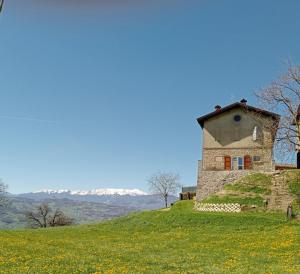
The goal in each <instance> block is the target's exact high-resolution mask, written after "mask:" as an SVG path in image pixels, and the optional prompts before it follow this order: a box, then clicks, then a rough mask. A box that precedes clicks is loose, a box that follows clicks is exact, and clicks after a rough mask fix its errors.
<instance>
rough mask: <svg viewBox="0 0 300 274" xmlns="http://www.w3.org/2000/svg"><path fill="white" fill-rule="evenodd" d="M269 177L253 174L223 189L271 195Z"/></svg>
mask: <svg viewBox="0 0 300 274" xmlns="http://www.w3.org/2000/svg"><path fill="white" fill-rule="evenodd" d="M271 180H272V179H271V176H268V175H265V174H262V173H255V174H251V175H248V176H245V177H244V178H243V179H241V180H239V181H238V182H236V183H234V184H228V185H226V186H225V187H224V189H226V190H234V191H238V192H241V193H247V192H250V193H256V194H265V195H268V194H270V193H271V190H270V187H271Z"/></svg>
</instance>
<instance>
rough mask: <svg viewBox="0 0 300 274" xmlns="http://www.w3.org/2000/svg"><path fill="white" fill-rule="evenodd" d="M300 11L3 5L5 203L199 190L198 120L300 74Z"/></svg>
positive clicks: (0, 124)
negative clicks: (168, 182)
mask: <svg viewBox="0 0 300 274" xmlns="http://www.w3.org/2000/svg"><path fill="white" fill-rule="evenodd" d="M299 10H300V1H299V0H286V1H283V0H282V1H279V0H264V1H261V0H252V1H241V0H236V1H231V0H227V1H218V0H216V1H214V0H207V1H202V0H197V1H193V0H188V1H187V0H184V1H183V0H182V1H180V0H165V1H162V0H156V1H155V0H153V1H149V0H147V1H146V0H139V1H137V0H122V1H121V0H98V1H96V0H86V1H79V0H73V1H72V0H62V1H61V0H51V1H50V0H49V1H47V0H44V1H40V0H26V1H24V0H9V1H5V6H4V11H3V13H2V14H1V15H0V103H1V108H0V129H1V130H0V132H1V134H0V177H1V178H2V179H3V181H5V183H7V184H9V190H10V192H13V193H20V192H29V191H35V190H40V189H44V188H50V189H93V188H102V187H118V188H140V189H142V190H147V183H146V179H147V177H148V176H149V175H151V173H153V172H156V171H158V170H165V171H174V172H178V173H180V175H181V178H182V183H183V184H185V185H193V184H195V183H196V175H197V160H198V159H200V158H201V129H200V127H199V126H198V125H197V122H196V118H197V117H198V116H201V115H203V114H206V113H207V112H210V111H212V110H213V108H214V106H215V105H216V104H220V105H225V104H228V103H230V102H233V101H239V100H240V99H241V98H243V97H245V98H247V99H248V101H249V103H250V104H255V98H254V96H253V91H255V90H257V89H259V88H261V87H264V86H266V85H267V84H269V83H270V82H271V81H272V80H274V79H275V78H276V77H277V76H278V75H280V73H282V72H283V71H284V70H285V68H286V65H285V61H286V60H288V59H290V60H291V61H292V62H293V63H295V64H299V63H300V48H299V45H300V35H299V29H300V28H299V26H300V20H299Z"/></svg>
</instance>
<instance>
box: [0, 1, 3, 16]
mask: <svg viewBox="0 0 300 274" xmlns="http://www.w3.org/2000/svg"><path fill="white" fill-rule="evenodd" d="M3 4H4V0H0V13H1V11H2V9H3Z"/></svg>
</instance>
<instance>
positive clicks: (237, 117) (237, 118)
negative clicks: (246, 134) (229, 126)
mask: <svg viewBox="0 0 300 274" xmlns="http://www.w3.org/2000/svg"><path fill="white" fill-rule="evenodd" d="M233 120H234V121H236V122H239V121H241V120H242V117H241V115H235V116H234V117H233Z"/></svg>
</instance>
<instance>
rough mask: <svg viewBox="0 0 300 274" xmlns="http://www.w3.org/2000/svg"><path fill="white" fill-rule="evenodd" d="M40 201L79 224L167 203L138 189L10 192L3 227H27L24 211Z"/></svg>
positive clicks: (0, 220) (0, 223)
mask: <svg viewBox="0 0 300 274" xmlns="http://www.w3.org/2000/svg"><path fill="white" fill-rule="evenodd" d="M176 200H177V197H174V196H171V197H170V202H171V203H173V202H175V201H176ZM41 203H48V204H49V205H50V206H51V207H52V208H53V209H56V208H58V209H61V210H63V211H64V212H65V213H66V214H67V215H68V216H70V217H72V218H74V220H75V222H76V223H78V224H82V223H92V222H99V221H102V220H107V219H112V218H115V217H119V216H123V215H127V214H128V213H130V212H135V211H142V210H154V209H159V208H162V207H163V206H164V203H163V201H162V200H161V198H160V196H158V195H150V194H147V193H145V192H144V191H141V190H138V189H111V188H109V189H95V190H89V191H80V190H78V191H72V190H41V191H37V192H31V193H23V194H18V195H12V194H10V195H9V203H8V205H7V206H6V207H3V208H0V229H11V228H22V227H26V224H27V223H26V218H25V212H26V211H31V210H34V209H35V208H36V207H37V206H38V205H39V204H41Z"/></svg>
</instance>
